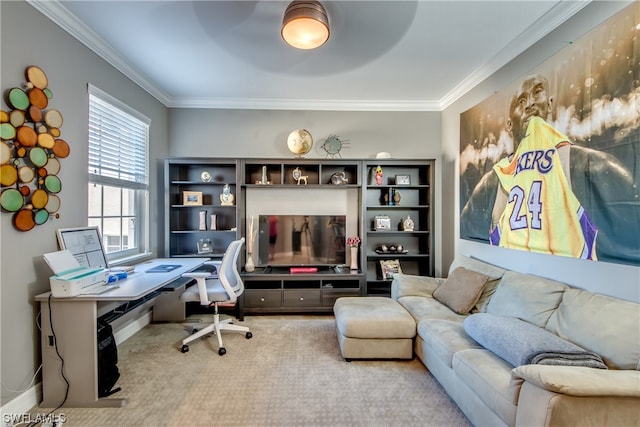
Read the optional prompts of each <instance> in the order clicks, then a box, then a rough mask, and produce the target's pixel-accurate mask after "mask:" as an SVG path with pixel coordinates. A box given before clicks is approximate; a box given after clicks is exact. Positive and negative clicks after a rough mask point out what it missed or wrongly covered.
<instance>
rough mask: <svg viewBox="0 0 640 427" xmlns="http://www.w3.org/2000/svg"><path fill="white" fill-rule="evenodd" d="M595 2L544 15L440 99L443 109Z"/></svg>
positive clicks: (581, 0) (580, 0)
mask: <svg viewBox="0 0 640 427" xmlns="http://www.w3.org/2000/svg"><path fill="white" fill-rule="evenodd" d="M591 1H592V0H577V1H560V2H558V3H557V4H556V5H555V6H553V7H552V8H551V9H550V10H549V11H548V12H547V13H545V14H544V15H542V16H541V17H540V18H539V19H538V20H537V21H536V22H534V23H533V24H531V25H530V26H529V28H527V29H526V30H525V31H523V32H522V33H520V34H519V35H518V37H516V38H515V39H513V40H512V41H511V42H510V43H509V44H507V45H506V46H505V47H504V48H503V49H502V50H500V51H499V52H498V53H497V54H496V55H494V56H493V57H492V58H490V59H489V60H488V61H487V62H485V64H484V65H482V66H481V67H479V68H478V69H476V71H474V72H473V73H471V74H470V75H469V76H468V77H467V78H466V79H464V80H463V81H461V82H460V83H459V84H458V85H457V86H456V87H454V88H453V90H451V91H450V92H449V93H447V94H446V95H445V96H444V97H442V99H441V100H440V109H441V110H444V109H446V108H447V107H449V106H450V105H451V104H453V103H454V102H455V101H457V100H458V99H459V98H461V97H462V96H463V95H464V94H466V93H467V92H469V91H470V90H471V89H473V88H474V87H476V86H477V85H479V84H480V83H482V82H483V81H484V80H485V79H486V78H488V77H489V76H491V75H492V74H494V73H495V72H496V71H498V70H499V69H500V68H502V67H503V66H505V65H506V64H508V63H509V62H510V61H512V60H513V59H515V58H516V57H517V56H518V55H520V54H521V53H522V52H524V51H525V50H527V49H528V48H530V47H531V46H533V45H534V44H535V43H536V42H538V41H540V40H541V39H542V38H543V37H544V36H546V35H547V34H549V33H550V32H551V31H553V30H555V29H556V28H557V27H559V26H560V25H561V24H562V23H564V22H565V21H567V20H568V19H569V18H571V17H572V16H573V15H575V14H576V13H578V12H579V11H580V10H582V9H583V8H584V7H585V6H587V5H588V4H589V3H591Z"/></svg>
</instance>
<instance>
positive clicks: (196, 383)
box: [33, 315, 470, 427]
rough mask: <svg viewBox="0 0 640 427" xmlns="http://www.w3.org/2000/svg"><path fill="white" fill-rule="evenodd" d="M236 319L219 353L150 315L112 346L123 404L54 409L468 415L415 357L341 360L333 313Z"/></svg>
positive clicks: (112, 413)
mask: <svg viewBox="0 0 640 427" xmlns="http://www.w3.org/2000/svg"><path fill="white" fill-rule="evenodd" d="M198 317H199V318H202V319H203V320H204V321H208V319H209V318H208V317H206V316H201V315H200V316H198ZM190 320H193V319H190ZM196 320H197V319H196ZM240 323H241V324H243V325H247V326H249V327H250V328H251V331H252V333H253V338H252V339H249V340H248V339H246V338H245V336H244V334H241V333H234V332H226V333H223V342H224V345H225V347H226V349H227V354H226V355H225V356H222V357H221V356H218V354H217V341H216V339H215V337H211V338H202V339H200V340H197V341H194V342H192V343H191V344H190V346H189V347H190V350H189V352H187V353H184V354H183V353H182V352H181V351H180V350H179V349H180V347H181V342H180V341H181V339H182V338H183V337H184V336H186V335H188V334H189V332H190V327H189V326H188V325H186V324H151V325H148V326H146V327H145V328H144V329H143V330H141V331H140V332H138V333H137V334H136V335H134V336H133V337H132V338H130V339H129V340H127V341H125V342H124V343H122V344H121V345H120V346H119V347H118V357H119V363H118V366H119V369H120V373H121V377H120V379H119V381H118V384H117V386H119V387H121V388H122V391H120V392H118V393H116V394H115V395H113V396H114V397H126V398H127V399H128V401H129V403H128V405H126V406H125V407H122V408H99V409H97V408H62V409H60V410H58V411H57V413H59V414H60V413H61V414H64V415H65V417H66V422H65V424H64V426H65V427H71V426H83V427H88V426H129V425H131V426H134V425H135V426H394V425H398V426H400V425H402V426H447V427H456V426H469V425H470V424H469V421H468V420H467V419H466V418H465V416H464V415H463V414H462V412H461V411H460V410H459V409H458V408H457V406H456V405H455V404H454V403H453V402H452V401H451V400H450V399H449V398H448V396H447V395H446V393H445V392H444V391H443V389H442V388H441V387H440V385H439V384H438V383H437V381H436V380H435V379H434V378H433V377H432V376H431V374H430V373H429V372H428V371H427V369H426V368H425V367H424V365H423V364H422V363H421V362H420V361H419V360H418V359H417V358H415V359H413V360H410V361H353V362H350V363H349V362H345V361H344V359H342V357H341V355H340V349H339V347H338V342H337V337H336V332H335V319H334V318H333V316H330V315H276V316H246V317H245V320H244V322H240ZM33 412H42V410H41V409H38V408H34V409H33Z"/></svg>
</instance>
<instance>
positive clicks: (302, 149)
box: [287, 129, 313, 156]
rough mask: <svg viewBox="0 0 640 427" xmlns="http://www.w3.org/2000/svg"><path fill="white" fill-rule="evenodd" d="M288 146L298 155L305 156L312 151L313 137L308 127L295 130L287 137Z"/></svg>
mask: <svg viewBox="0 0 640 427" xmlns="http://www.w3.org/2000/svg"><path fill="white" fill-rule="evenodd" d="M287 146H288V147H289V150H290V151H291V152H292V153H293V154H295V155H296V156H303V155H305V154H307V153H308V152H309V151H311V147H313V138H312V137H311V134H310V133H309V131H308V130H306V129H298V130H294V131H293V132H291V133H290V134H289V137H288V138H287Z"/></svg>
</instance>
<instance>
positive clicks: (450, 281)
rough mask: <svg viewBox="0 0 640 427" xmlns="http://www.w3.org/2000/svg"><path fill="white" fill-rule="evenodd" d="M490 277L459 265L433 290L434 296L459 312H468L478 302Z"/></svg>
mask: <svg viewBox="0 0 640 427" xmlns="http://www.w3.org/2000/svg"><path fill="white" fill-rule="evenodd" d="M488 279H489V278H488V277H487V276H485V275H484V274H480V273H477V272H475V271H472V270H467V269H466V268H464V267H458V268H456V269H455V270H453V271H452V272H451V274H450V275H449V277H447V279H446V280H445V281H444V282H442V284H441V285H440V286H438V288H437V289H436V290H435V291H434V292H433V298H435V299H436V300H437V301H439V302H441V303H442V304H444V305H446V306H447V307H449V308H450V309H451V310H453V311H455V312H456V313H458V314H467V313H469V311H471V309H472V308H473V306H474V305H476V302H478V299H479V298H480V295H481V294H482V288H483V287H484V285H485V284H486V283H487V280H488Z"/></svg>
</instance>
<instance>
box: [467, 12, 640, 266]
mask: <svg viewBox="0 0 640 427" xmlns="http://www.w3.org/2000/svg"><path fill="white" fill-rule="evenodd" d="M639 127H640V3H634V4H632V5H630V6H629V7H627V8H626V9H624V10H622V11H621V12H620V13H618V14H617V15H615V16H614V17H612V18H611V19H609V20H607V21H605V22H604V23H603V24H601V25H600V26H598V27H597V28H595V29H594V30H593V31H591V32H590V33H588V34H586V35H584V36H582V37H581V38H580V39H578V40H576V41H573V42H568V45H567V47H565V48H564V49H562V50H561V51H560V52H558V53H557V54H556V55H554V56H553V57H552V58H550V59H549V60H547V61H546V62H544V63H543V64H542V65H540V66H539V67H537V68H536V69H535V70H533V71H532V72H531V73H530V74H529V75H526V76H523V77H522V78H521V79H519V80H517V81H515V82H513V83H512V84H510V85H509V86H507V87H505V88H504V89H503V90H501V91H499V92H498V93H496V94H494V95H493V96H491V97H490V98H488V99H486V100H485V101H483V102H481V103H480V104H478V105H476V106H474V107H472V108H471V109H469V110H467V111H465V112H464V113H462V114H461V116H460V209H461V212H460V237H461V238H462V239H467V240H473V241H477V242H483V243H487V244H491V245H497V246H502V247H506V248H512V249H519V250H526V251H532V252H540V253H548V254H553V255H561V256H569V257H575V258H583V259H590V260H599V261H606V262H615V263H621V264H630V265H636V266H638V265H640V188H639V183H640V129H639Z"/></svg>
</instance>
